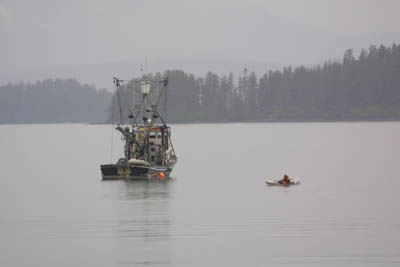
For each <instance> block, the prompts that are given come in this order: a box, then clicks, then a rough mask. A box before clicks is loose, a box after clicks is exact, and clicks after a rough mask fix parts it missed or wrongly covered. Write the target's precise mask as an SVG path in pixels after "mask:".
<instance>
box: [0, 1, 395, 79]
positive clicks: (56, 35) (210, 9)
mask: <svg viewBox="0 0 400 267" xmlns="http://www.w3.org/2000/svg"><path fill="white" fill-rule="evenodd" d="M399 11H400V1H398V0H331V1H329V0H302V1H301V0H296V1H295V0H243V1H236V0H226V1H225V0H221V1H218V0H201V1H195V0H127V1H116V0H114V1H111V0H110V1H100V0H93V1H91V0H79V1H75V0H68V1H56V0H35V1H19V0H0V36H1V42H0V59H1V60H0V72H7V71H13V70H18V69H37V68H45V67H52V66H62V65H71V64H92V63H100V62H107V61H118V60H123V59H130V58H137V57H142V58H143V57H144V56H145V55H147V57H150V58H151V57H206V58H213V57H225V58H238V59H245V60H256V61H266V62H282V63H288V64H311V63H314V62H321V61H323V60H326V59H332V58H333V59H334V58H338V57H340V56H341V55H342V54H343V52H344V50H343V49H345V48H355V49H356V51H357V50H359V49H360V48H361V47H365V48H367V47H368V46H369V45H370V44H380V43H384V44H391V43H393V42H397V43H400V40H399V36H400V35H399V31H400V27H399V25H400V15H399Z"/></svg>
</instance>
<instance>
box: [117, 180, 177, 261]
mask: <svg viewBox="0 0 400 267" xmlns="http://www.w3.org/2000/svg"><path fill="white" fill-rule="evenodd" d="M172 185H173V181H171V180H169V181H126V182H125V183H124V186H123V189H122V190H121V194H120V199H119V202H120V205H119V206H120V211H119V220H118V228H117V234H118V240H119V241H118V243H119V247H120V248H121V250H122V252H123V253H122V255H121V257H120V259H119V260H118V261H117V265H123V266H126V265H135V266H137V265H139V266H140V265H154V264H160V263H162V264H169V262H170V254H171V252H170V251H169V246H168V244H169V242H170V238H171V227H172V226H171V208H170V204H171V203H170V202H171V192H170V190H171V188H172ZM132 259H140V261H139V262H138V261H132Z"/></svg>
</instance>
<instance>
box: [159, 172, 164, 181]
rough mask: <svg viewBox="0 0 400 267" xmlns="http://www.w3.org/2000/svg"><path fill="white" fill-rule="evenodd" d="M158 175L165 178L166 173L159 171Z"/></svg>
mask: <svg viewBox="0 0 400 267" xmlns="http://www.w3.org/2000/svg"><path fill="white" fill-rule="evenodd" d="M158 176H159V177H160V180H164V178H165V174H164V173H163V172H159V173H158Z"/></svg>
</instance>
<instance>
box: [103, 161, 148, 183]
mask: <svg viewBox="0 0 400 267" xmlns="http://www.w3.org/2000/svg"><path fill="white" fill-rule="evenodd" d="M100 168H101V175H102V177H103V180H118V179H124V178H136V179H148V178H149V172H150V168H149V167H147V166H132V167H130V172H129V174H128V175H120V174H119V173H118V166H117V165H115V164H106V165H101V166H100Z"/></svg>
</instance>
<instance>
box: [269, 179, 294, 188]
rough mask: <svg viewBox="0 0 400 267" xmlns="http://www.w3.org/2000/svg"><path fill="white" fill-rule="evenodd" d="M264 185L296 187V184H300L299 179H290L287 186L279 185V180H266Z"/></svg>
mask: <svg viewBox="0 0 400 267" xmlns="http://www.w3.org/2000/svg"><path fill="white" fill-rule="evenodd" d="M265 183H266V184H267V185H280V186H289V185H296V184H299V183H300V179H299V178H294V179H292V180H291V181H290V183H288V184H281V183H279V180H274V181H271V180H267V181H266V182H265Z"/></svg>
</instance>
